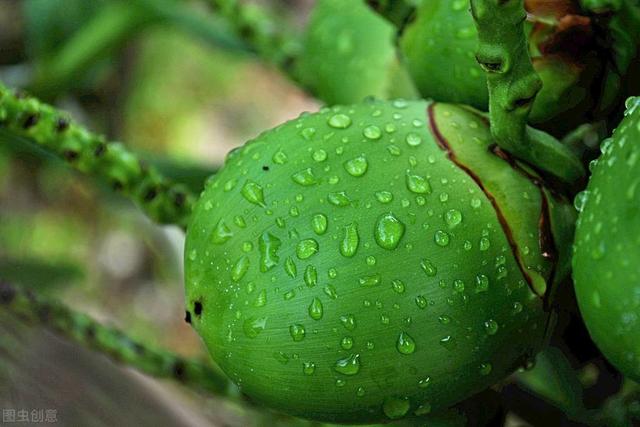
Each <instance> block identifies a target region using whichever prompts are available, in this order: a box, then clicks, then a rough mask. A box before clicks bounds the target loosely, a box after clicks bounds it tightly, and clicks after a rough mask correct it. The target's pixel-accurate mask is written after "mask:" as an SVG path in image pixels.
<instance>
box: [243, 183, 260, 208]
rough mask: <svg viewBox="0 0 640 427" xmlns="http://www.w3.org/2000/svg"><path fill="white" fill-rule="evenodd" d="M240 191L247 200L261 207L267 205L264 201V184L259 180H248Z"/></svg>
mask: <svg viewBox="0 0 640 427" xmlns="http://www.w3.org/2000/svg"><path fill="white" fill-rule="evenodd" d="M240 193H241V194H242V197H244V198H245V200H246V201H247V202H249V203H252V204H254V205H258V206H261V207H265V206H266V205H265V203H264V192H263V190H262V186H261V185H260V184H258V183H257V182H254V181H251V180H247V182H245V183H244V185H243V186H242V190H240Z"/></svg>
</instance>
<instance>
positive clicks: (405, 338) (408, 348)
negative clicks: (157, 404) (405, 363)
mask: <svg viewBox="0 0 640 427" xmlns="http://www.w3.org/2000/svg"><path fill="white" fill-rule="evenodd" d="M396 349H397V350H398V351H399V352H400V353H402V354H411V353H413V352H414V351H416V342H415V341H414V340H413V338H411V336H410V335H409V334H408V333H406V332H401V333H400V335H399V336H398V341H397V342H396Z"/></svg>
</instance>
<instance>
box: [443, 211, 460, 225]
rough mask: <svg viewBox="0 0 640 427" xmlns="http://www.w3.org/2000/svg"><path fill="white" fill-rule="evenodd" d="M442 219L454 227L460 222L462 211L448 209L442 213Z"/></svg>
mask: <svg viewBox="0 0 640 427" xmlns="http://www.w3.org/2000/svg"><path fill="white" fill-rule="evenodd" d="M444 221H445V222H446V223H447V226H449V228H455V227H457V226H458V225H460V223H461V222H462V212H460V211H459V210H457V209H449V210H448V211H447V212H446V213H445V214H444Z"/></svg>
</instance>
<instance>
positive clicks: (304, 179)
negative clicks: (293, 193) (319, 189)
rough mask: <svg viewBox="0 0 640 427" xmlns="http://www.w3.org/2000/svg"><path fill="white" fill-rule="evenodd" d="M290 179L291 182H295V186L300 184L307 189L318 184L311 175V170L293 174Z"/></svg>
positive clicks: (307, 169)
mask: <svg viewBox="0 0 640 427" xmlns="http://www.w3.org/2000/svg"><path fill="white" fill-rule="evenodd" d="M291 179H292V180H293V182H295V183H296V184H300V185H302V186H303V187H309V186H311V185H315V184H317V183H318V180H317V179H316V176H315V175H314V174H313V170H312V169H311V168H306V169H303V170H301V171H299V172H296V173H294V174H293V175H291Z"/></svg>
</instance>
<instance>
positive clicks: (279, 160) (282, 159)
mask: <svg viewBox="0 0 640 427" xmlns="http://www.w3.org/2000/svg"><path fill="white" fill-rule="evenodd" d="M271 160H272V161H273V163H275V164H277V165H283V164H285V163H287V160H288V158H287V154H286V153H285V152H284V151H282V150H278V151H276V152H275V153H274V154H273V157H272V158H271Z"/></svg>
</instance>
